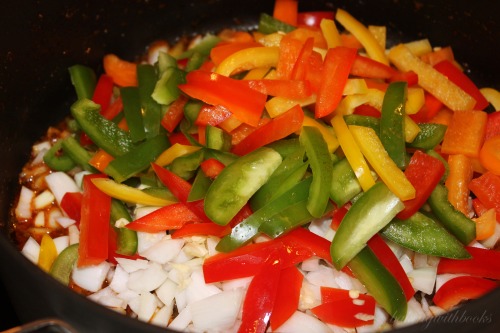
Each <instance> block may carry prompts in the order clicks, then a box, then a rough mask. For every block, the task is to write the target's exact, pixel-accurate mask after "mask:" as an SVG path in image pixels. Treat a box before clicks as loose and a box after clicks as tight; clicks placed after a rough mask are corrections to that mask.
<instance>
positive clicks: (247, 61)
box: [215, 47, 279, 76]
mask: <svg viewBox="0 0 500 333" xmlns="http://www.w3.org/2000/svg"><path fill="white" fill-rule="evenodd" d="M278 59H279V48H278V47H250V48H247V49H243V50H240V51H237V52H235V53H233V54H231V55H230V56H228V57H227V58H226V59H224V60H223V61H222V62H221V63H220V64H219V66H217V68H216V69H215V73H217V74H220V75H224V76H231V75H233V74H236V73H239V72H243V71H245V70H250V69H253V68H258V67H267V68H269V67H276V65H277V64H278Z"/></svg>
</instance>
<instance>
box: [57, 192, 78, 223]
mask: <svg viewBox="0 0 500 333" xmlns="http://www.w3.org/2000/svg"><path fill="white" fill-rule="evenodd" d="M82 199H83V195H82V193H80V192H66V193H65V194H64V196H63V197H62V199H61V208H62V210H63V211H64V212H65V213H66V215H68V217H69V218H71V219H73V220H75V221H76V223H77V226H78V225H79V223H80V216H81V212H82Z"/></svg>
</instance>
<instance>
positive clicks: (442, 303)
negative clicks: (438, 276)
mask: <svg viewBox="0 0 500 333" xmlns="http://www.w3.org/2000/svg"><path fill="white" fill-rule="evenodd" d="M497 287H498V283H496V282H494V281H491V280H487V279H483V278H480V277H474V276H459V277H456V278H453V279H451V280H449V281H448V282H446V283H445V284H443V285H442V286H441V288H439V289H438V291H437V292H436V294H435V295H434V297H433V298H432V301H433V302H434V303H435V304H436V305H437V306H439V307H440V308H442V309H444V310H446V311H448V310H451V309H452V308H454V307H455V306H457V305H459V304H460V303H461V302H462V301H466V300H471V299H476V298H479V297H481V296H483V295H485V294H486V293H488V292H490V291H492V290H493V289H496V288H497Z"/></svg>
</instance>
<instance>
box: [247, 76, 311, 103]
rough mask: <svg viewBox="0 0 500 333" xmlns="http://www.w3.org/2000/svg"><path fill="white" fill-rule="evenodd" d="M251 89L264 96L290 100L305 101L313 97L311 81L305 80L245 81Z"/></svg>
mask: <svg viewBox="0 0 500 333" xmlns="http://www.w3.org/2000/svg"><path fill="white" fill-rule="evenodd" d="M243 82H245V83H246V84H247V85H248V87H249V88H251V89H254V90H256V91H258V92H260V93H262V94H266V95H271V96H280V97H285V98H289V99H304V98H306V97H309V96H311V94H312V90H311V85H310V83H309V81H304V80H279V79H278V80H266V79H262V80H243Z"/></svg>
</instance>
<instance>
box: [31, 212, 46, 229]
mask: <svg viewBox="0 0 500 333" xmlns="http://www.w3.org/2000/svg"><path fill="white" fill-rule="evenodd" d="M33 225H34V226H35V227H45V212H44V211H41V212H38V213H36V216H35V219H34V221H33Z"/></svg>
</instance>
